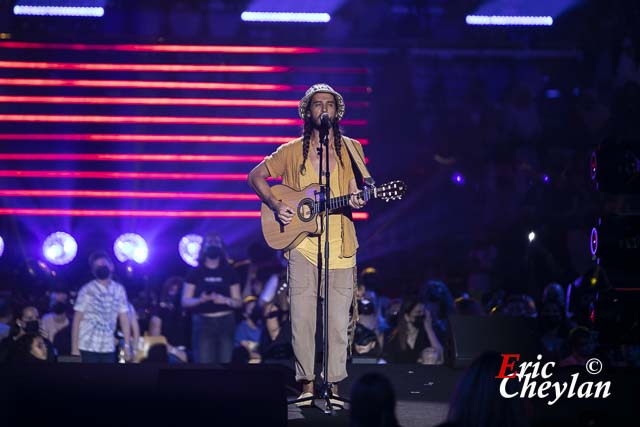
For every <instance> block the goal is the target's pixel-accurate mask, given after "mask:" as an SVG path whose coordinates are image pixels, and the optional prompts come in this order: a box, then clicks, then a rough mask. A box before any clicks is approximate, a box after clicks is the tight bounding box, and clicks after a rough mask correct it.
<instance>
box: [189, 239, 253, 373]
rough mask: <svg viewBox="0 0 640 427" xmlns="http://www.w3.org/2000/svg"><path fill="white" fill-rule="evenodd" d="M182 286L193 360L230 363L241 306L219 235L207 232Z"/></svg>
mask: <svg viewBox="0 0 640 427" xmlns="http://www.w3.org/2000/svg"><path fill="white" fill-rule="evenodd" d="M198 263H199V264H198V267H196V268H193V269H191V270H189V272H188V273H187V277H186V280H185V284H184V288H183V289H182V300H181V302H182V306H183V307H184V308H186V309H190V310H191V313H192V332H191V343H192V346H191V348H192V350H193V360H194V362H196V363H229V362H230V361H231V356H232V354H233V335H234V331H235V315H234V309H236V308H239V307H241V306H242V300H241V296H240V280H239V279H238V276H237V274H236V272H235V270H234V269H233V267H232V266H231V265H230V264H229V262H228V261H227V258H226V256H225V253H224V245H223V243H222V239H221V238H220V236H219V235H217V234H215V233H210V234H208V235H207V236H206V237H205V239H204V242H203V244H202V247H201V249H200V255H199V256H198Z"/></svg>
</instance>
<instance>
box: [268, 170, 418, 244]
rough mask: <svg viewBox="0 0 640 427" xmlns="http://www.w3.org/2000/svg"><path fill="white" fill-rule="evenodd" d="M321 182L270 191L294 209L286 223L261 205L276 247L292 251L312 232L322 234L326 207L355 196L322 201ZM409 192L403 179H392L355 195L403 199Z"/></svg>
mask: <svg viewBox="0 0 640 427" xmlns="http://www.w3.org/2000/svg"><path fill="white" fill-rule="evenodd" d="M320 191H321V190H320V185H318V184H311V185H310V186H308V187H306V188H305V189H303V190H300V191H297V190H294V189H293V188H291V187H288V186H286V185H274V186H273V187H271V192H272V193H273V195H274V196H275V197H276V199H278V200H281V201H282V202H284V203H285V204H287V205H288V206H290V207H291V208H292V209H293V210H294V211H295V213H294V215H293V219H292V220H291V222H290V223H289V224H287V225H283V224H282V223H281V222H280V221H279V220H278V218H277V217H276V214H275V212H273V211H272V210H271V208H269V206H267V205H266V204H264V203H263V204H262V209H261V216H260V218H261V221H262V234H263V235H264V240H266V241H267V244H268V245H269V246H270V247H272V248H273V249H277V250H289V249H292V248H295V247H296V246H297V245H298V243H300V242H301V241H302V239H304V238H305V237H307V236H308V235H309V234H320V232H321V230H322V217H323V212H324V210H323V209H324V206H325V205H326V206H328V207H329V209H330V210H331V211H332V212H333V211H334V210H335V209H340V208H342V207H346V206H348V205H349V200H350V199H351V197H352V195H350V194H345V195H344V196H338V197H332V198H330V199H329V200H328V201H326V202H325V201H324V200H321V197H320V196H321V194H320ZM406 191H407V186H406V185H405V183H404V182H402V181H391V182H388V183H386V184H383V185H380V186H378V187H374V186H368V187H366V188H364V189H363V190H362V191H360V192H359V193H357V194H356V195H357V196H358V197H360V198H361V199H362V200H371V199H382V200H386V201H389V200H396V199H401V198H402V196H403V195H404V194H405V192H406Z"/></svg>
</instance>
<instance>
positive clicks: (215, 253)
mask: <svg viewBox="0 0 640 427" xmlns="http://www.w3.org/2000/svg"><path fill="white" fill-rule="evenodd" d="M204 253H205V255H206V256H207V258H209V259H216V258H220V257H221V256H222V249H221V248H219V247H217V246H207V248H206V249H205V251H204Z"/></svg>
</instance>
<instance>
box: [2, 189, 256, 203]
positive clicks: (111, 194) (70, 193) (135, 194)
mask: <svg viewBox="0 0 640 427" xmlns="http://www.w3.org/2000/svg"><path fill="white" fill-rule="evenodd" d="M0 196H2V197H85V198H130V199H184V200H250V201H257V200H260V199H259V198H258V196H257V195H255V194H242V193H175V192H160V191H96V190H0Z"/></svg>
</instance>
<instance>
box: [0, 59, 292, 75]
mask: <svg viewBox="0 0 640 427" xmlns="http://www.w3.org/2000/svg"><path fill="white" fill-rule="evenodd" d="M0 68H20V69H29V70H80V71H161V72H169V73H184V72H190V73H286V72H289V71H291V68H289V67H281V66H270V65H181V64H96V63H90V62H88V63H79V62H34V61H0Z"/></svg>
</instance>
